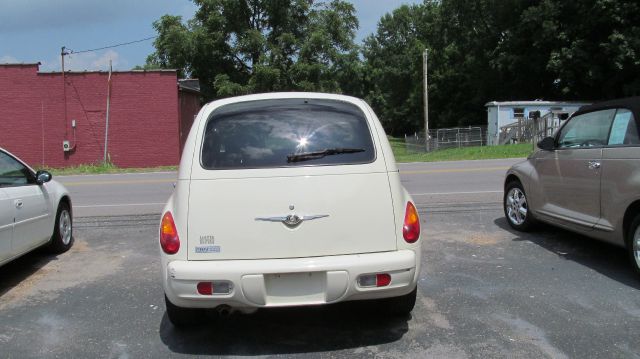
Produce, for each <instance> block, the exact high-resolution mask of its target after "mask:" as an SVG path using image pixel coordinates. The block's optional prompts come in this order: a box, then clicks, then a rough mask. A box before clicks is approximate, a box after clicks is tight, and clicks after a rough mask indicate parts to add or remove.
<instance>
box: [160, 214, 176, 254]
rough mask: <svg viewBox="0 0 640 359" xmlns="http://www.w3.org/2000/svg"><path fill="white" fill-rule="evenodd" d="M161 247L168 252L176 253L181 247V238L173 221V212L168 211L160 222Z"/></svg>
mask: <svg viewBox="0 0 640 359" xmlns="http://www.w3.org/2000/svg"><path fill="white" fill-rule="evenodd" d="M160 247H162V250H163V251H164V252H165V253H166V254H176V253H178V250H179V249H180V238H179V237H178V231H177V230H176V224H175V223H174V222H173V216H172V215H171V212H167V213H165V214H164V216H163V217H162V222H161V224H160Z"/></svg>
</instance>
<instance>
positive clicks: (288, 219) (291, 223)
mask: <svg viewBox="0 0 640 359" xmlns="http://www.w3.org/2000/svg"><path fill="white" fill-rule="evenodd" d="M324 217H329V215H328V214H313V215H304V216H298V215H297V214H289V215H286V216H273V217H256V219H255V220H256V221H264V222H282V224H284V225H285V226H287V227H289V228H294V227H297V226H299V225H300V223H302V222H303V221H311V220H314V219H318V218H324Z"/></svg>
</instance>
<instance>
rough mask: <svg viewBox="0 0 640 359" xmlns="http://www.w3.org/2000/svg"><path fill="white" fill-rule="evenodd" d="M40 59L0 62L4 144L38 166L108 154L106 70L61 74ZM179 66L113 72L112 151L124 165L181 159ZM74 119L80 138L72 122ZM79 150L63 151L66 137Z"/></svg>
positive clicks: (1, 140)
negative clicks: (44, 67) (45, 69)
mask: <svg viewBox="0 0 640 359" xmlns="http://www.w3.org/2000/svg"><path fill="white" fill-rule="evenodd" d="M37 71H38V66H37V65H0V147H3V148H5V149H7V150H9V151H10V152H13V153H14V154H16V155H17V156H19V157H20V158H22V159H23V160H25V161H26V162H28V163H29V164H31V165H32V166H41V165H45V166H48V167H64V166H72V165H78V164H87V163H98V162H101V161H102V159H103V154H104V152H103V151H104V137H105V136H104V135H105V117H106V107H107V78H108V74H107V73H105V72H84V73H66V74H65V80H66V104H67V116H66V121H65V115H64V103H65V101H64V99H65V95H64V91H63V89H64V87H63V76H62V74H61V73H38V72H37ZM178 106H179V104H178V90H177V77H176V73H175V72H173V71H162V72H159V71H151V72H114V73H113V74H112V88H111V110H110V118H109V140H108V153H109V157H110V159H111V162H113V163H114V164H115V165H117V166H119V167H150V166H164V165H176V164H177V163H178V161H179V151H180V147H179V146H180V142H179V141H180V133H179V108H178ZM72 120H76V129H75V141H74V130H73V128H72V127H71V121H72ZM65 139H66V140H69V141H70V142H71V145H72V146H74V145H75V149H74V150H73V151H71V152H66V153H65V152H63V150H62V141H63V140H65Z"/></svg>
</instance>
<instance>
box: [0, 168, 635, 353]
mask: <svg viewBox="0 0 640 359" xmlns="http://www.w3.org/2000/svg"><path fill="white" fill-rule="evenodd" d="M512 162H513V161H512ZM506 167H508V163H507V162H499V161H493V162H492V161H473V162H470V163H459V164H451V163H448V164H447V163H444V164H415V165H414V164H411V165H403V166H402V167H401V172H402V173H403V174H402V177H403V182H404V184H405V186H406V187H407V188H408V189H409V191H410V192H411V193H412V194H413V195H414V196H415V199H416V202H417V204H418V209H419V212H420V214H421V219H422V221H423V241H424V244H423V250H424V255H423V263H422V264H423V267H422V273H421V278H420V281H419V292H418V302H417V304H416V307H415V309H414V311H413V313H412V315H411V316H409V317H406V318H390V317H387V316H384V315H382V313H380V311H378V310H375V308H372V307H369V306H367V305H365V304H364V303H359V302H353V303H345V304H342V305H336V306H329V307H316V308H294V309H277V310H273V309H271V310H260V311H258V312H256V313H254V314H249V315H243V314H239V313H234V314H232V315H231V316H229V317H225V318H218V317H216V316H215V315H211V316H210V317H209V318H208V320H207V324H206V325H205V326H203V327H199V328H194V329H192V330H187V331H178V330H176V329H175V328H174V327H173V326H172V325H171V324H170V323H169V321H168V320H167V318H166V314H165V311H164V301H163V294H162V288H161V281H160V277H159V276H160V274H159V256H158V248H157V244H156V241H157V238H156V237H157V230H158V221H159V212H157V213H153V212H154V210H153V209H145V208H146V207H144V206H128V207H127V208H129V209H130V210H131V211H133V212H137V213H132V214H130V215H114V214H112V213H111V212H103V213H97V212H99V211H101V210H103V209H105V208H106V209H107V211H112V210H113V209H114V208H116V209H117V207H116V206H111V207H83V208H86V210H85V213H82V210H78V211H77V213H78V214H81V215H80V216H78V217H77V218H76V222H75V239H76V243H75V246H74V247H73V249H72V250H71V251H70V252H68V253H65V254H63V255H60V256H58V257H51V256H48V255H47V254H44V253H40V252H35V253H32V254H29V255H26V256H24V257H22V258H20V259H18V260H16V261H14V262H12V263H10V264H7V265H5V266H3V267H0V357H10V358H49V357H52V358H56V357H59V358H67V357H107V358H146V357H183V356H199V355H230V356H246V355H257V356H265V357H269V356H305V357H318V358H324V357H341V356H347V355H349V356H354V357H371V356H377V357H382V358H404V357H410V358H413V357H422V358H429V357H446V358H486V357H498V358H500V357H502V358H513V357H535V358H540V357H549V358H564V357H569V358H573V357H625V358H628V357H631V358H633V357H638V354H639V353H640V343H639V342H638V341H637V340H636V337H637V333H640V295H639V294H640V291H639V289H640V278H638V277H636V276H634V275H633V273H632V271H631V269H630V267H629V265H628V263H627V258H626V254H625V252H624V250H623V249H621V248H617V247H614V246H610V245H608V244H604V243H600V242H596V241H593V240H590V239H587V238H585V237H581V236H578V235H575V234H572V233H569V232H566V231H562V230H559V229H555V228H553V227H548V226H541V227H540V228H539V229H538V230H537V231H535V232H532V233H526V234H522V233H518V232H513V231H512V230H510V228H509V227H508V225H507V223H506V221H505V220H504V217H503V214H502V209H501V204H500V201H501V194H500V189H501V185H502V183H501V178H502V175H503V174H504V172H505V170H506ZM170 176H171V175H170V174H169V175H167V177H166V178H167V179H158V178H155V177H151V178H149V177H145V176H141V177H135V178H128V179H123V178H122V177H115V178H116V179H113V178H110V179H109V180H108V181H104V180H101V179H100V178H93V179H75V178H73V181H76V182H72V181H69V180H68V181H67V182H68V183H71V184H72V185H70V186H69V189H70V190H71V191H72V192H74V191H82V189H83V188H85V189H86V188H88V186H102V185H100V184H99V183H97V182H100V183H103V182H113V181H117V180H120V181H121V182H123V183H120V185H122V186H128V185H133V186H148V187H149V188H155V187H154V186H155V185H157V186H159V187H158V189H157V190H155V191H152V190H149V192H148V193H146V192H145V193H142V194H140V196H142V197H140V198H132V197H134V195H133V194H132V195H130V196H128V197H126V198H125V197H122V198H117V194H114V195H112V196H106V195H104V194H101V196H104V198H105V200H106V199H108V200H111V201H112V202H111V203H110V204H112V205H120V204H127V203H134V202H133V201H136V202H137V203H139V204H140V203H155V202H152V201H159V202H162V201H160V200H156V199H154V197H153V196H158V198H160V194H158V193H160V192H162V191H164V190H166V188H165V187H166V186H167V184H168V185H169V186H170V181H171V177H170ZM174 177H175V175H174ZM154 178H155V179H154ZM163 178H164V177H163ZM151 180H155V181H156V182H157V183H156V184H155V185H154V184H153V183H152V182H150V183H145V182H144V181H147V182H148V181H151ZM77 181H93V182H96V183H93V184H82V185H81V184H77V185H73V183H80V182H77ZM135 181H137V182H135ZM124 182H128V183H124ZM83 183H84V182H83ZM120 185H116V184H111V185H109V184H106V185H104V187H100V188H101V189H102V190H103V191H101V192H104V191H108V190H113V191H116V192H117V191H119V188H120V187H119V186H120ZM110 188H111V189H110ZM134 192H135V191H134ZM168 192H169V193H170V190H169V191H168ZM82 196H83V195H82V194H81V195H79V197H80V199H82V200H83V201H85V202H84V203H85V204H84V205H86V206H90V205H91V206H99V205H102V204H109V203H104V202H100V201H101V200H100V198H91V196H89V195H87V197H82ZM145 196H146V197H145ZM165 198H166V197H165ZM78 201H79V200H78ZM127 201H130V202H127ZM145 201H146V202H145ZM159 202H158V203H159ZM77 203H78V202H76V204H77ZM101 208H102V209H101ZM131 208H136V209H135V211H134V210H132V209H131ZM90 210H91V211H95V213H90V212H89V211H90ZM158 211H159V210H158ZM144 212H149V213H144Z"/></svg>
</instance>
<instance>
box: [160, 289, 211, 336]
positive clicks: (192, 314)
mask: <svg viewBox="0 0 640 359" xmlns="http://www.w3.org/2000/svg"><path fill="white" fill-rule="evenodd" d="M164 303H165V306H166V308H167V317H168V318H169V321H170V322H171V324H173V326H174V327H176V328H180V329H183V328H190V327H195V326H198V325H200V324H202V320H203V315H204V310H203V309H198V308H182V307H178V306H177V305H175V304H173V303H171V301H169V298H167V296H166V295H165V296H164Z"/></svg>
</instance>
